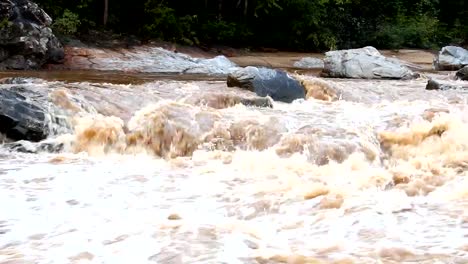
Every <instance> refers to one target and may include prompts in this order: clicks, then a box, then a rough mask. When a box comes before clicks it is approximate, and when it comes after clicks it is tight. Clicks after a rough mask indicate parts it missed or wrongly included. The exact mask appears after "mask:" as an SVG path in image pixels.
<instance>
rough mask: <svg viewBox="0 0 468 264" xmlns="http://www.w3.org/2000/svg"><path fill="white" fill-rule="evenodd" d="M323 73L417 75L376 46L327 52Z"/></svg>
mask: <svg viewBox="0 0 468 264" xmlns="http://www.w3.org/2000/svg"><path fill="white" fill-rule="evenodd" d="M325 56H326V57H325V60H324V62H325V66H324V70H323V71H322V75H324V76H326V77H336V78H355V79H411V78H415V77H417V75H416V74H414V73H413V72H412V71H411V70H410V69H408V68H407V67H406V66H404V65H402V64H401V63H400V62H399V61H398V60H394V59H389V58H386V57H384V56H383V55H381V54H380V53H379V51H377V49H375V48H374V47H364V48H360V49H349V50H336V51H329V52H327V53H325Z"/></svg>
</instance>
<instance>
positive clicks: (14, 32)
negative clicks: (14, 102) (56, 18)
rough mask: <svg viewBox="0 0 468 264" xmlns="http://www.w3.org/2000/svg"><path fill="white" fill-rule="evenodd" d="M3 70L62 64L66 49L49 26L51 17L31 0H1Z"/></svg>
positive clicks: (0, 42) (0, 24) (0, 36)
mask: <svg viewBox="0 0 468 264" xmlns="http://www.w3.org/2000/svg"><path fill="white" fill-rule="evenodd" d="M0 22H1V23H0V69H17V70H23V69H38V68H40V67H41V66H42V65H44V64H45V63H61V62H62V61H63V59H64V57H65V53H64V49H63V47H62V44H61V43H60V42H59V40H58V39H57V38H56V37H55V35H54V34H53V33H52V30H51V29H50V25H51V24H52V19H51V18H50V16H49V15H47V14H46V13H45V12H44V10H42V9H41V8H40V7H39V6H38V5H37V4H35V3H33V2H31V1H28V0H0Z"/></svg>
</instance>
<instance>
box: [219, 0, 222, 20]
mask: <svg viewBox="0 0 468 264" xmlns="http://www.w3.org/2000/svg"><path fill="white" fill-rule="evenodd" d="M222 12H223V0H218V21H221V20H222V19H223V16H222Z"/></svg>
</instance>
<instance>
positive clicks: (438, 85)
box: [426, 79, 468, 90]
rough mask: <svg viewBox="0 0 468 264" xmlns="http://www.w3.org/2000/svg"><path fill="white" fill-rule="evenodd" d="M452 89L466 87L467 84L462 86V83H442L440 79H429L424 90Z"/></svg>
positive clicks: (467, 87)
mask: <svg viewBox="0 0 468 264" xmlns="http://www.w3.org/2000/svg"><path fill="white" fill-rule="evenodd" d="M454 89H468V85H467V86H463V85H454V84H448V83H442V82H441V81H437V80H434V79H430V80H429V81H427V84H426V90H454Z"/></svg>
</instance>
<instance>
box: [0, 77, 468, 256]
mask: <svg viewBox="0 0 468 264" xmlns="http://www.w3.org/2000/svg"><path fill="white" fill-rule="evenodd" d="M101 77H102V76H101ZM101 77H100V78H98V79H99V80H100V81H99V82H97V81H96V79H92V80H91V81H79V82H78V81H77V80H76V79H74V78H71V80H69V81H67V82H63V81H57V80H49V81H47V80H44V79H29V80H27V81H23V82H22V83H21V84H2V85H0V88H1V89H5V88H8V87H11V86H12V85H21V86H24V87H27V88H28V89H31V90H34V91H37V92H40V93H45V94H47V96H48V97H49V98H50V100H51V102H52V103H53V104H54V105H56V106H58V107H59V108H60V109H61V112H60V113H58V114H60V115H61V116H62V117H65V118H66V120H67V122H66V124H64V123H60V124H55V125H56V126H55V127H59V128H60V129H55V130H54V131H53V133H52V135H51V136H50V137H49V138H48V139H47V140H46V141H47V142H49V143H51V144H56V145H57V144H60V146H62V148H61V149H60V150H59V151H58V152H54V153H50V152H41V151H39V152H38V153H36V152H37V151H36V150H35V146H37V144H34V143H24V145H25V148H29V149H32V150H33V151H30V152H34V153H24V151H23V152H21V151H17V150H14V149H12V148H10V147H8V144H6V145H4V146H3V147H2V148H0V203H1V206H0V263H468V178H467V176H468V170H467V168H468V137H467V135H468V104H467V103H468V101H467V100H468V92H467V91H463V90H449V91H427V90H425V89H424V87H425V84H426V82H427V80H426V79H424V78H421V79H418V80H413V81H389V80H382V81H370V80H361V81H358V80H338V79H336V80H330V79H326V80H324V79H320V80H318V79H316V78H314V77H307V76H302V77H300V78H302V79H303V82H305V83H306V84H307V87H308V97H309V98H308V99H307V100H297V101H295V102H293V103H292V104H285V103H279V102H273V107H272V108H268V107H267V108H260V107H253V106H245V105H243V104H240V103H239V102H240V101H241V100H242V99H245V98H253V96H254V95H253V94H251V93H250V92H247V91H242V90H238V89H235V88H227V87H226V84H225V82H224V81H218V80H200V79H199V80H194V81H188V80H167V78H166V79H164V80H153V81H150V80H148V79H144V80H143V81H137V82H133V81H132V82H131V83H132V84H122V83H125V81H121V82H120V81H115V82H114V83H120V84H111V83H106V82H103V81H102V80H103V79H105V78H101ZM67 78H68V77H67ZM122 78H127V77H122ZM132 78H133V77H132ZM134 78H136V79H138V78H137V77H134ZM109 79H112V80H114V79H118V77H116V76H115V75H112V76H110V77H109ZM132 80H133V79H132ZM52 120H55V119H52Z"/></svg>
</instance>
